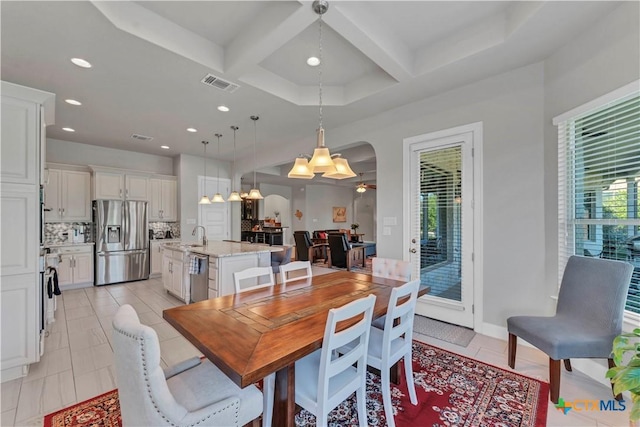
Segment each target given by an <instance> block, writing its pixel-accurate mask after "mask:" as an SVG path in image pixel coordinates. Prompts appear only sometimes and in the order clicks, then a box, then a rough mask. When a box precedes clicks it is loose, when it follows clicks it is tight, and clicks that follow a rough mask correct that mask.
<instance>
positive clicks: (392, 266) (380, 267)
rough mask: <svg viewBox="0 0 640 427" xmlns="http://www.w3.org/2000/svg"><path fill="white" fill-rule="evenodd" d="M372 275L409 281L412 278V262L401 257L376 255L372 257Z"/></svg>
mask: <svg viewBox="0 0 640 427" xmlns="http://www.w3.org/2000/svg"><path fill="white" fill-rule="evenodd" d="M371 275H372V276H374V277H383V278H385V279H393V280H403V281H405V282H408V281H409V280H411V263H410V262H408V261H402V260H399V259H392V258H380V257H375V258H372V259H371Z"/></svg>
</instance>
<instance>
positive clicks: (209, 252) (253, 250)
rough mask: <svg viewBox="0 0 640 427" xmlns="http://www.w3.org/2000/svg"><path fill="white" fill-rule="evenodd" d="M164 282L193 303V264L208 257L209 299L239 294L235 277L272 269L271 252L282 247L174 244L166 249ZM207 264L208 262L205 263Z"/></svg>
mask: <svg viewBox="0 0 640 427" xmlns="http://www.w3.org/2000/svg"><path fill="white" fill-rule="evenodd" d="M163 249H164V253H163V257H162V258H163V259H162V282H163V284H164V288H165V289H166V290H167V291H168V292H170V293H171V294H173V295H175V296H176V297H178V298H180V299H181V300H183V301H184V302H186V303H189V302H191V301H192V290H191V283H192V280H191V275H190V274H189V263H190V261H191V257H192V256H198V257H208V265H207V267H208V269H207V268H203V269H202V271H203V273H202V274H206V273H204V272H206V271H207V270H208V286H207V288H208V289H207V296H208V298H216V297H218V296H223V295H230V294H233V293H234V292H235V289H234V285H233V273H235V272H236V271H242V270H245V269H247V268H251V267H268V266H271V252H279V251H281V250H282V247H279V246H267V245H259V244H254V243H246V242H242V243H240V242H237V243H236V242H221V241H212V242H208V244H207V245H206V246H202V245H199V244H197V243H192V242H174V243H167V244H164V245H163ZM205 262H206V261H205Z"/></svg>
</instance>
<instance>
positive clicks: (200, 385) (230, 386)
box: [113, 305, 263, 426]
mask: <svg viewBox="0 0 640 427" xmlns="http://www.w3.org/2000/svg"><path fill="white" fill-rule="evenodd" d="M113 350H114V357H115V367H116V376H117V383H118V395H119V398H120V409H121V412H122V422H123V424H124V425H130V426H161V425H171V426H195V425H200V426H205V425H206V426H238V425H245V424H247V423H248V422H250V421H252V420H253V421H254V424H255V425H259V424H256V420H257V419H258V418H259V417H260V414H261V413H262V407H263V406H262V393H261V392H260V391H259V390H258V389H257V388H256V387H255V386H253V385H252V386H249V387H246V388H243V389H241V388H240V387H238V386H237V385H236V384H235V383H234V382H233V381H231V380H230V379H229V378H228V377H227V376H226V375H225V374H224V373H222V371H220V370H219V369H218V368H217V367H216V366H215V365H213V364H212V363H211V362H209V361H208V360H205V361H204V362H201V361H200V359H199V358H197V357H194V358H193V359H189V360H186V361H184V362H182V363H180V364H178V365H176V366H174V367H172V368H169V369H167V370H165V371H163V370H162V368H161V367H160V343H159V341H158V335H157V334H156V331H154V330H153V329H152V328H150V327H148V326H145V325H142V324H141V323H140V321H139V319H138V315H137V314H136V312H135V310H134V309H133V307H131V306H130V305H123V306H122V307H120V308H119V309H118V312H117V313H116V315H115V317H114V319H113Z"/></svg>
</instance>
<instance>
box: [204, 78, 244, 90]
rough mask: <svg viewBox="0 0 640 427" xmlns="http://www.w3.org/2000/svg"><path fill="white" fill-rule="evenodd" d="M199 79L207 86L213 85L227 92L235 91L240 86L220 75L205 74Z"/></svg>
mask: <svg viewBox="0 0 640 427" xmlns="http://www.w3.org/2000/svg"><path fill="white" fill-rule="evenodd" d="M200 81H201V82H202V83H204V84H206V85H208V86H213V87H215V88H216V89H220V90H223V91H225V92H229V93H233V92H235V91H236V90H237V89H238V88H239V87H240V86H238V85H237V84H235V83H231V82H228V81H226V80H223V79H221V78H220V77H216V76H214V75H213V74H207V75H206V76H204V78H203V79H202V80H200Z"/></svg>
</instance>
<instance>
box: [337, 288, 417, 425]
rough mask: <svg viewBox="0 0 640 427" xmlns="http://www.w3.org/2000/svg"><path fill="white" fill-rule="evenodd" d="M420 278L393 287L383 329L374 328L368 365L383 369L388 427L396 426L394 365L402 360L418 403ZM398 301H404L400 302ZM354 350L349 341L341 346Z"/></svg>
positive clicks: (412, 396)
mask: <svg viewBox="0 0 640 427" xmlns="http://www.w3.org/2000/svg"><path fill="white" fill-rule="evenodd" d="M419 287H420V281H419V280H413V281H411V282H407V283H405V284H404V285H402V286H399V287H397V288H393V289H392V290H391V296H390V297H389V305H388V307H387V315H386V316H385V319H386V321H385V325H384V329H378V328H375V327H372V328H371V335H370V336H369V348H368V351H367V365H369V366H371V367H373V368H376V369H379V370H380V380H381V390H382V403H383V406H384V414H385V418H386V419H387V426H388V427H395V421H394V418H393V406H392V404H391V367H392V366H393V365H394V364H396V363H397V362H398V361H399V360H400V359H404V375H405V379H406V381H407V389H408V390H409V398H410V399H411V403H412V404H413V405H417V404H418V397H417V395H416V385H415V383H414V380H413V366H412V361H411V353H412V342H413V319H414V314H415V312H416V301H417V300H418V288H419ZM399 301H402V302H401V303H400V304H399V303H398V302H399ZM352 349H353V343H349V344H347V345H346V346H343V347H341V348H339V349H338V353H343V352H346V351H350V350H352Z"/></svg>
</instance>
